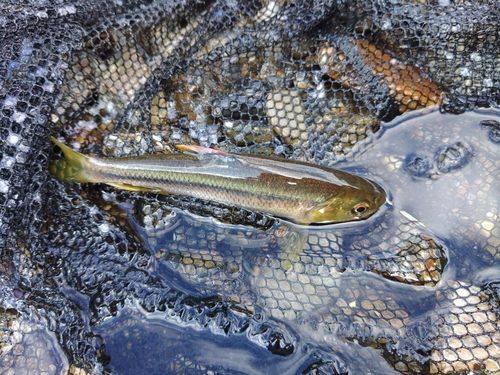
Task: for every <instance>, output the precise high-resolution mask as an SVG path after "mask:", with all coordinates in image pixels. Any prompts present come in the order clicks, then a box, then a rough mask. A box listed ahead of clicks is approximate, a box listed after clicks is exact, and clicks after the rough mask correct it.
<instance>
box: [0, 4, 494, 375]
mask: <svg viewBox="0 0 500 375" xmlns="http://www.w3.org/2000/svg"><path fill="white" fill-rule="evenodd" d="M499 10H500V8H499V5H498V3H497V2H495V1H478V2H468V1H459V0H457V1H453V0H439V1H431V0H429V1H402V2H380V1H333V0H332V1H328V0H324V1H320V0H314V1H302V0H296V1H281V0H279V1H266V0H264V1H262V2H258V1H237V0H224V1H211V2H209V1H207V2H202V1H182V0H179V1H167V0H165V1H140V0H137V1H132V0H130V1H128V0H114V1H111V0H110V1H99V0H92V1H88V2H85V3H84V4H83V3H79V2H70V1H59V0H58V1H44V0H31V1H2V2H1V4H0V45H1V48H0V108H1V112H0V132H1V133H0V139H1V141H0V233H1V236H0V249H1V252H0V255H1V260H2V262H1V264H0V369H1V371H0V372H5V373H8V374H11V373H12V374H14V373H15V374H21V373H28V371H34V372H35V373H44V374H45V373H63V372H69V373H75V374H84V373H85V374H90V373H102V372H115V373H141V371H143V373H179V374H180V373H182V374H188V373H189V374H191V373H192V374H202V373H203V374H205V373H221V374H222V373H232V374H235V373H271V372H273V371H274V372H275V373H303V374H347V373H349V374H360V373H367V372H366V371H367V369H368V368H370V369H380V372H376V371H379V370H373V371H375V372H374V373H381V374H382V373H383V374H388V373H404V374H424V373H425V374H427V373H438V374H451V373H464V374H465V373H472V372H473V371H477V373H488V374H490V373H491V374H493V373H498V371H500V349H499V345H500V344H499V343H500V337H499V336H498V317H499V315H498V293H497V292H498V287H497V285H496V284H494V283H486V282H485V281H481V280H478V279H474V280H467V281H460V280H458V279H459V277H466V276H467V275H466V272H461V271H460V272H459V271H457V272H458V273H457V275H458V276H457V280H458V281H454V280H446V281H445V282H444V283H443V284H440V285H441V286H440V288H441V289H440V291H439V292H437V294H436V296H435V298H434V297H433V298H431V300H432V302H428V303H427V304H426V302H425V300H426V298H428V297H429V296H430V295H431V294H432V293H435V291H434V289H433V287H434V286H435V285H436V283H438V282H440V281H441V274H442V272H443V269H444V268H445V266H446V265H447V264H449V259H448V256H449V254H448V252H449V251H448V249H447V247H446V245H445V244H443V243H442V242H440V241H439V240H437V239H436V238H432V237H433V236H432V235H431V234H429V233H424V234H422V233H423V232H425V231H421V230H417V229H418V228H420V227H419V226H418V225H417V224H415V223H413V221H411V220H409V221H408V220H407V218H405V217H401V218H399V217H398V218H396V219H392V221H389V220H388V219H387V218H388V216H387V215H385V216H384V215H382V216H381V217H380V218H378V221H375V222H373V223H371V224H370V227H369V228H365V229H364V230H363V232H362V233H361V235H362V236H365V235H366V238H360V237H359V235H360V234H359V233H354V234H351V235H350V234H348V233H345V232H342V231H341V232H334V233H326V234H325V233H318V234H314V233H305V232H303V231H301V230H299V231H295V230H294V229H293V228H289V227H287V226H286V225H284V226H283V224H282V223H280V222H279V221H278V222H277V221H276V220H275V219H273V218H270V217H267V216H265V215H262V214H260V213H253V212H247V211H245V210H242V209H239V208H237V207H227V206H222V205H220V204H218V203H217V202H200V201H196V200H193V199H188V198H183V197H175V196H168V197H165V196H160V195H155V194H142V193H130V192H128V193H125V192H120V191H118V190H115V189H112V188H108V187H103V186H88V185H87V186H80V185H78V184H63V183H59V182H57V181H56V180H55V179H54V178H53V177H52V176H50V174H49V173H48V169H47V164H48V161H49V160H50V159H51V158H54V157H57V153H56V152H55V151H54V147H53V145H51V144H50V141H49V137H50V136H51V135H52V136H56V137H59V138H60V139H64V140H65V143H66V144H68V145H69V146H70V147H72V148H74V149H76V150H79V151H80V152H82V153H84V154H93V155H96V156H106V157H119V156H126V155H142V154H148V153H155V152H165V153H166V152H175V149H174V147H173V146H174V145H175V144H179V143H181V144H196V145H201V146H205V147H217V148H219V149H222V150H225V151H230V152H236V153H254V154H263V155H275V156H280V157H286V158H291V159H295V160H301V161H308V162H312V163H316V164H321V165H325V166H331V165H334V164H336V163H339V162H342V161H345V160H351V159H353V158H354V157H355V155H356V153H357V152H359V151H360V150H363V149H364V148H365V147H366V145H368V144H370V143H371V142H372V141H374V142H375V143H376V142H377V140H376V137H377V134H378V132H379V131H380V129H381V126H382V125H383V123H386V122H388V121H391V120H393V119H395V118H397V117H398V116H400V115H402V114H404V113H407V112H411V111H413V110H418V109H422V108H425V107H431V106H435V105H439V108H440V110H441V111H442V112H444V113H451V114H455V115H457V114H462V113H464V112H466V111H472V110H477V109H481V108H490V109H491V108H496V107H497V106H498V104H499V103H500V91H499V90H500V48H499V46H500V23H499ZM457 118H459V117H458V116H457ZM484 126H485V127H487V128H488V129H489V130H490V133H492V134H493V135H492V136H491V135H490V138H491V140H493V141H494V142H498V134H497V133H498V129H500V126H498V122H495V121H494V120H490V122H489V123H487V124H486V125H484ZM492 137H493V138H492ZM495 137H497V138H495ZM495 139H497V140H496V141H495ZM447 150H448V149H447ZM450 150H451V151H450ZM447 152H448V153H451V155H452V157H454V158H455V159H456V157H457V154H458V157H462V156H463V155H460V150H458V149H457V147H455V148H453V147H452V148H450V149H449V150H448V151H447ZM471 155H476V154H474V153H471ZM445 156H446V155H445ZM444 159H445V157H443V160H444ZM415 160H416V161H414V163H413V164H410V168H417V169H418V168H424V169H425V168H427V167H426V164H425V160H424V159H422V158H420V159H418V158H417V159H415ZM445 161H446V160H445ZM458 163H460V161H459V162H458ZM483 164H484V163H483ZM497 164H498V162H497ZM457 165H458V164H457ZM492 165H493V167H491V168H490V169H489V170H490V171H491V170H496V169H494V168H495V163H494V162H493V164H492ZM455 166H456V165H455V164H453V165H452V166H451V167H450V169H453V168H455ZM492 168H493V169H492ZM496 168H498V165H496ZM445 169H446V168H445ZM426 171H427V169H425V171H424V172H423V173H420V172H419V171H418V170H417V172H415V173H416V175H417V176H422V175H425V173H426ZM446 172H448V171H447V170H446V171H445V170H441V172H440V173H446ZM496 177H497V176H495V178H496ZM485 181H489V180H487V179H486V180H485ZM484 183H486V182H484ZM488 183H492V182H491V181H489V182H488ZM393 193H394V194H396V192H393ZM479 195H480V194H479ZM493 206H494V207H492V208H491V209H490V211H488V212H490V213H492V215H493V216H491V217H490V216H488V217H490V219H489V220H490V221H488V222H489V223H490V224H492V225H491V226H490V225H488V224H481V223H479V224H477V225H479V227H478V229H477V230H478V231H480V230H486V231H487V232H488V233H489V236H488V237H485V238H482V237H481V241H483V240H484V241H483V242H480V243H479V245H477V246H479V247H480V248H482V249H483V248H484V249H486V250H487V251H485V252H484V254H479V255H478V256H477V258H478V259H479V260H477V259H475V258H474V259H475V260H474V261H473V262H478V263H477V264H480V265H481V267H483V268H486V267H492V266H494V265H495V262H497V260H498V254H499V253H500V252H499V251H498V247H499V246H500V241H499V240H498V238H500V233H497V232H498V226H497V225H498V217H497V216H495V215H497V213H498V210H497V208H498V202H497V201H495V202H493ZM184 212H191V213H192V214H194V215H185V214H184ZM471 216H473V215H472V214H470V215H469V217H471ZM209 218H216V219H217V221H218V222H222V223H223V224H213V222H212V221H209ZM387 222H390V224H384V223H387ZM207 223H209V224H207ZM237 224H243V225H237ZM388 225H390V226H391V228H396V229H394V230H393V231H390V230H389V229H388ZM481 225H482V227H481ZM416 228H417V229H416ZM467 230H469V229H467ZM467 230H465V229H464V230H463V231H461V232H460V233H461V235H462V234H463V235H464V243H466V244H467V246H470V247H471V248H472V247H473V246H476V242H475V240H474V238H472V239H471V236H472V235H469V234H467V233H468V232H467ZM495 231H496V232H495ZM367 233H370V235H367ZM388 233H391V234H390V236H396V237H398V238H399V240H398V241H396V242H394V241H393V242H391V241H388V236H389V234H388ZM394 233H395V234H394ZM464 233H465V234H464ZM474 233H475V232H474ZM457 241H459V240H457ZM381 243H385V244H388V245H387V246H385V247H383V246H381V245H380V244H381ZM291 244H297V246H298V247H300V250H302V249H303V251H299V252H290V251H288V250H286V249H289V248H290V246H292V245H291ZM297 246H296V247H297ZM376 246H380V248H379V249H381V250H380V252H379V253H377V254H368V253H369V250H370V249H372V248H373V247H376ZM248 248H251V249H252V251H247V249H248ZM347 248H349V250H350V252H349V253H348V254H346V253H345V251H344V250H345V249H347ZM283 249H285V250H283ZM452 253H453V252H452ZM395 254H396V255H397V257H398V258H397V259H396V258H395ZM452 255H455V256H456V254H452ZM276 262H277V263H276ZM415 262H417V263H415ZM474 264H476V263H474ZM325 267H327V268H328V272H327V273H328V274H329V275H330V276H331V280H330V279H328V278H327V277H326V276H327V275H325V274H324V272H326V271H325V269H326V268H325ZM457 268H459V267H457ZM348 271H349V272H351V273H354V274H355V273H356V272H358V273H363V275H368V276H367V277H368V279H367V280H364V279H361V280H360V281H359V282H358V281H356V282H355V283H354V284H352V285H350V286H349V287H341V284H342V282H341V281H340V279H339V278H338V276H335V275H341V274H342V273H344V272H348ZM259 272H260V273H259ZM332 275H333V276H332ZM393 282H402V283H403V284H405V287H408V288H410V287H411V288H416V289H408V290H409V292H408V293H407V296H406V297H407V300H406V302H404V303H403V302H400V303H399V304H398V303H396V302H394V301H393V300H392V299H391V291H390V286H391V285H392V284H391V283H393ZM252 283H254V284H252ZM250 284H252V285H254V286H252V287H249V285H250ZM418 288H422V289H418ZM290 290H292V291H293V292H294V293H296V294H294V295H293V296H291V295H290V296H289V295H288V294H287V293H288V292H289V291H290ZM339 290H340V292H339ZM405 290H406V289H405ZM359 291H361V292H359ZM432 295H434V294H432ZM353 296H355V297H353ZM353 298H357V299H360V300H361V299H363V298H364V300H363V301H364V302H366V303H365V304H361V305H355V306H354V305H352V304H349V303H348V302H345V301H349V300H352V299H353ZM317 299H321V301H316V300H317ZM342 301H344V302H342ZM370 301H371V302H370ZM422 301H424V302H422ZM456 301H464V302H463V303H462V302H456ZM329 303H332V304H335V306H334V307H329V305H328V304H329ZM412 303H413V304H416V305H418V306H419V307H418V308H417V310H418V313H417V312H413V311H414V310H415V307H409V306H410V305H411V304H412ZM343 304H345V305H343ZM131 306H133V308H132V307H131ZM290 306H291V307H290ZM450 306H452V307H450ZM129 309H132V310H129ZM322 309H323V310H322ZM425 309H428V312H426V313H424V312H423V311H424V310H425ZM138 310H140V311H141V314H142V315H141V314H139V313H138V312H137V311H138ZM311 310H315V311H314V314H312V313H311V314H310V315H307V314H304V313H303V311H311ZM131 311H134V312H131ZM406 311H410V312H409V313H407V312H406ZM134 314H139V315H137V316H135V315H134ZM419 314H420V315H419ZM417 315H418V316H424V315H425V319H420V320H418V321H417V322H415V321H413V320H412V316H417ZM117 316H118V317H119V318H116V317H117ZM127 316H129V318H128V319H129V320H127ZM113 317H115V319H116V325H117V326H118V327H120V326H123V327H126V328H123V329H124V330H119V329H117V328H116V327H115V328H109V329H108V328H106V325H105V324H104V322H105V321H106V320H107V319H110V318H113ZM152 317H155V319H157V321H156V320H155V323H154V324H157V325H158V327H160V328H155V327H156V326H154V324H153V323H151V324H153V326H148V328H144V324H146V323H144V322H145V321H147V322H150V319H152ZM289 321H298V322H299V325H298V326H296V327H295V328H291V327H290V326H289V325H288V323H287V322H289ZM141 322H142V323H141ZM159 322H160V323H159ZM306 323H307V324H306ZM141 324H142V325H141ZM148 324H150V323H148ZM169 324H172V325H173V326H172V327H171V328H168V327H169V326H168V325H169ZM471 324H475V325H476V326H477V327H476V326H472V325H471ZM165 325H166V326H165ZM306 325H307V326H308V327H313V328H312V333H311V332H309V333H307V334H304V333H303V332H301V329H302V328H303V327H304V326H306ZM134 327H135V328H134ZM137 327H139V328H137ZM140 327H142V328H140ZM165 327H167V328H165ZM179 327H188V328H189V329H191V328H193V327H195V328H196V329H197V330H198V331H193V332H199V334H194V333H191V334H190V335H191V336H186V335H185V334H184V333H183V330H181V329H179ZM463 327H465V328H463ZM188 328H186V329H188ZM134 329H135V330H136V331H134ZM161 329H167V330H169V334H168V335H167V336H166V337H167V338H161V339H160V338H155V337H156V336H155V335H152V334H151V332H156V333H158V332H159V331H161ZM404 329H406V331H404ZM127 330H128V331H127ZM134 332H136V334H137V335H138V336H141V335H142V336H145V337H149V336H148V335H150V336H151V335H152V336H151V337H152V338H151V340H152V341H149V340H147V339H146V338H144V337H142V336H141V340H142V341H141V340H139V341H134V343H133V345H135V346H139V347H141V348H142V349H141V350H140V351H135V352H134V353H135V354H136V355H138V353H140V355H138V358H133V357H132V355H131V354H130V352H127V349H130V346H127V345H128V344H127V342H128V341H127V340H128V339H129V338H130V337H131V336H133V335H134ZM137 332H139V333H137ZM210 332H216V333H217V335H216V336H215V337H220V336H222V337H228V338H229V339H228V340H234V342H233V341H228V342H225V343H222V344H217V345H215V344H214V345H215V346H214V347H213V348H212V349H211V350H213V353H214V354H213V355H209V354H207V352H206V351H203V348H207V346H208V343H209V342H211V340H214V338H213V336H210ZM325 332H327V333H328V334H329V335H331V337H334V338H332V339H325V341H323V344H318V340H316V339H315V338H316V337H317V336H318V335H323V334H325ZM408 332H409V337H410V338H411V339H407V337H406V333H408ZM443 332H454V334H451V333H450V334H447V333H443ZM104 336H106V337H107V344H106V345H105V343H104V341H106V340H103V339H102V337H104ZM160 336H161V335H160ZM235 337H236V338H238V339H235ZM450 337H451V338H450ZM309 339H310V340H309ZM155 340H160V342H159V343H156V342H155ZM161 340H163V341H161ZM308 340H309V341H308ZM467 340H469V341H467ZM165 341H166V342H168V343H169V344H168V345H165ZM320 341H321V340H320ZM340 341H341V342H342V344H339V342H340ZM472 341H474V343H473V344H470V342H472ZM176 342H177V344H176ZM120 343H121V344H120ZM312 343H314V344H312ZM353 343H355V345H356V348H357V349H356V350H357V352H356V353H357V354H356V355H354V354H352V352H351V351H350V350H351V349H349V350H348V349H346V350H343V349H342V347H343V346H342V345H346V348H347V346H348V347H349V348H352V346H353V345H354V344H353ZM229 344H231V345H232V346H231V345H229ZM233 344H234V345H233ZM120 345H121V346H120ZM130 345H132V344H130ZM197 345H199V346H197ZM238 345H239V346H241V348H240V349H241V351H243V352H245V351H246V352H247V353H250V354H248V355H249V356H254V357H255V358H259V357H261V358H262V361H261V363H258V362H255V363H254V362H252V363H254V365H255V367H254V368H253V369H248V368H245V367H244V366H240V367H238V366H236V365H235V361H237V360H233V361H230V360H229V359H227V358H228V357H225V355H226V354H227V353H230V354H231V355H232V356H233V358H238V355H239V354H238V353H239V352H238V351H232V350H234V349H232V348H234V347H237V346H238ZM349 345H351V346H349ZM110 346H113V347H118V349H115V350H116V351H115V352H114V353H115V354H113V355H111V354H110V350H109V349H107V348H109V347H110ZM189 346H193V347H196V348H198V349H196V350H194V349H193V350H194V351H193V352H191V349H186V347H189ZM332 348H334V349H332ZM339 348H340V349H339ZM207 350H208V349H207ZM166 353H167V354H166ZM304 353H306V354H304ZM374 353H375V354H374ZM127 357H128V358H129V359H128V361H129V362H127ZM217 357H220V358H225V359H224V360H223V359H221V360H220V361H217V360H214V358H217ZM358 357H359V358H363V361H360V360H358V359H356V358H358ZM118 358H119V359H118ZM152 358H161V360H158V361H156V360H154V359H152ZM113 361H114V362H113ZM141 361H143V363H144V364H148V365H147V366H146V365H144V366H140V365H139V364H140V363H142V362H141ZM152 361H153V362H152ZM113 363H115V364H116V363H130V365H127V366H122V367H120V366H119V365H113ZM152 363H156V364H155V365H152ZM113 366H114V367H113ZM117 366H118V367H117ZM285 370H286V371H285ZM29 373H32V372H29ZM474 373H476V372H474Z"/></svg>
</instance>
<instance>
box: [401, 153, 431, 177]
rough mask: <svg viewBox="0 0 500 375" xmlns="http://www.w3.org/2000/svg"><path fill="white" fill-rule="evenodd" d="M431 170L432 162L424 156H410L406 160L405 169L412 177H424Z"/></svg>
mask: <svg viewBox="0 0 500 375" xmlns="http://www.w3.org/2000/svg"><path fill="white" fill-rule="evenodd" d="M431 168H432V162H431V161H430V160H429V158H428V157H427V156H425V155H410V156H408V157H407V158H406V163H405V169H406V171H407V172H408V173H410V174H411V175H413V176H417V177H422V176H425V175H426V174H427V172H428V171H429V170H430V169H431Z"/></svg>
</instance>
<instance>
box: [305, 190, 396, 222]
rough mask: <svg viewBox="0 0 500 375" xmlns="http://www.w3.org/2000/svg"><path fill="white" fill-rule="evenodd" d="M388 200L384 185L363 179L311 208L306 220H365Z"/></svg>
mask: <svg viewBox="0 0 500 375" xmlns="http://www.w3.org/2000/svg"><path fill="white" fill-rule="evenodd" d="M386 201H387V195H386V193H385V191H384V189H382V187H380V186H379V185H378V184H376V183H374V182H372V181H368V180H363V182H362V183H360V184H357V186H351V187H349V188H346V189H343V190H342V192H340V193H339V194H335V195H333V196H332V197H331V198H330V199H328V200H327V201H326V202H323V203H320V204H318V205H316V206H314V207H313V208H311V209H310V210H309V211H308V212H307V214H306V221H307V222H308V223H310V224H330V223H344V222H349V221H356V220H364V219H367V218H369V217H370V216H372V215H373V214H374V213H376V212H377V211H378V210H379V209H380V207H382V206H383V205H384V203H385V202H386Z"/></svg>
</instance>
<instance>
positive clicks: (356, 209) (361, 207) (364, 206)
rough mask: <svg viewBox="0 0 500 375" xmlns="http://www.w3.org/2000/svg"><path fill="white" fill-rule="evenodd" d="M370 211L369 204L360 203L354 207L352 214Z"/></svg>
mask: <svg viewBox="0 0 500 375" xmlns="http://www.w3.org/2000/svg"><path fill="white" fill-rule="evenodd" d="M367 209H368V204H366V203H358V204H357V205H355V206H354V208H353V209H352V212H353V213H354V214H362V213H363V212H365V211H366V210H367Z"/></svg>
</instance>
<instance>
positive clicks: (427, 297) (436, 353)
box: [95, 110, 500, 374]
mask: <svg viewBox="0 0 500 375" xmlns="http://www.w3.org/2000/svg"><path fill="white" fill-rule="evenodd" d="M495 120H498V113H495V112H494V111H491V110H490V111H477V112H470V113H465V114H463V115H460V116H453V115H445V114H441V113H439V112H438V111H435V112H429V111H428V110H426V112H419V113H416V114H415V113H414V114H412V115H408V116H403V117H400V118H398V120H397V122H394V123H391V124H386V125H385V126H384V127H383V129H382V131H381V132H380V133H379V134H378V135H377V137H378V138H377V139H375V140H374V142H372V143H371V144H369V145H368V146H367V147H366V148H365V149H364V150H363V151H360V152H359V153H358V154H357V155H355V157H354V160H352V161H350V162H348V163H343V164H340V165H337V167H339V168H342V169H346V170H349V171H354V172H357V173H358V174H361V175H364V176H365V177H367V178H370V179H372V180H374V181H376V182H377V183H379V184H381V185H382V186H383V187H384V188H385V189H387V191H388V192H389V196H390V200H391V204H387V205H386V206H385V207H384V209H383V210H381V211H380V212H379V213H378V214H377V215H376V216H375V217H372V218H370V219H369V220H367V221H366V222H361V223H354V224H352V223H351V224H344V225H332V226H323V227H309V228H306V227H298V226H294V225H292V224H288V223H286V222H280V221H277V222H276V223H275V224H274V225H273V226H272V227H271V228H270V229H268V230H267V231H264V230H261V229H253V228H251V227H247V226H236V225H227V224H221V223H220V222H218V221H216V220H214V219H210V218H208V219H207V218H200V217H196V216H193V215H190V214H186V213H183V212H176V213H175V214H165V213H164V212H161V213H160V214H158V211H157V210H156V211H154V212H153V213H150V212H149V211H148V213H147V214H146V216H147V217H148V218H149V219H148V220H144V218H140V217H138V216H137V215H136V216H134V215H132V218H134V217H135V219H132V222H131V226H132V227H133V228H135V230H136V231H137V233H138V234H139V235H140V237H141V238H142V240H143V241H144V243H145V246H146V247H147V249H148V250H149V251H150V252H151V254H152V255H153V257H154V259H155V260H154V262H152V264H151V270H152V272H153V274H154V275H156V276H157V277H159V278H160V279H162V280H165V281H166V282H167V283H168V284H169V285H170V286H172V287H174V288H175V289H177V290H180V291H182V292H186V293H188V294H189V295H191V296H193V297H194V298H199V299H200V301H202V300H204V301H206V300H207V299H213V301H214V302H213V305H212V308H210V309H208V308H206V306H205V307H200V306H201V305H199V306H198V307H197V305H196V304H193V306H194V307H193V311H190V312H188V311H186V313H185V314H181V315H180V316H179V315H175V316H174V315H173V314H169V311H166V312H165V313H162V314H160V313H154V314H151V313H147V312H145V311H143V310H142V308H140V307H139V306H138V304H137V303H135V301H133V300H130V301H129V303H128V305H127V306H126V307H125V308H123V309H122V310H121V311H120V312H119V313H118V314H117V316H116V317H114V318H111V319H108V320H107V321H106V322H105V323H104V324H103V325H101V326H99V327H95V332H96V333H98V334H100V335H101V336H102V337H103V339H104V341H105V343H106V349H107V350H106V351H107V354H108V355H109V356H110V363H109V368H110V369H112V370H113V372H114V373H116V374H137V373H148V374H165V373H193V374H205V373H222V374H226V373H227V374H260V373H262V374H266V373H282V374H296V373H315V372H314V371H323V372H324V373H332V374H335V373H350V374H361V373H363V374H400V373H402V372H406V373H418V372H420V373H422V372H424V373H425V372H427V373H429V372H430V373H449V372H451V371H457V372H461V371H463V372H464V373H466V372H468V371H472V370H481V371H488V370H491V371H494V370H495V368H497V367H499V368H500V349H499V346H498V345H499V343H500V337H499V334H498V318H497V315H496V314H497V313H496V310H495V309H496V307H495V298H498V295H496V297H495V290H496V289H495V288H496V285H497V284H496V283H497V282H499V281H500V269H498V259H499V258H500V228H499V224H500V222H499V217H498V215H499V198H500V179H499V171H500V157H499V156H500V144H499V143H498V140H497V133H498V129H499V128H498V127H497V126H498V123H496V122H495ZM481 121H483V123H482V124H481ZM122 208H123V209H124V210H125V211H127V210H128V211H129V212H130V213H131V214H132V212H133V211H132V208H131V207H129V206H126V205H124V206H123V207H122ZM155 214H156V216H155ZM159 217H160V218H161V220H158V218H159ZM145 222H147V225H145V224H144V223H145ZM214 306H215V307H214ZM146 359H147V360H146Z"/></svg>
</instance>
